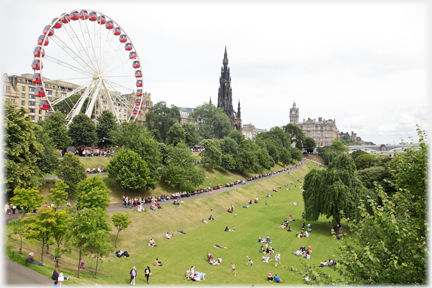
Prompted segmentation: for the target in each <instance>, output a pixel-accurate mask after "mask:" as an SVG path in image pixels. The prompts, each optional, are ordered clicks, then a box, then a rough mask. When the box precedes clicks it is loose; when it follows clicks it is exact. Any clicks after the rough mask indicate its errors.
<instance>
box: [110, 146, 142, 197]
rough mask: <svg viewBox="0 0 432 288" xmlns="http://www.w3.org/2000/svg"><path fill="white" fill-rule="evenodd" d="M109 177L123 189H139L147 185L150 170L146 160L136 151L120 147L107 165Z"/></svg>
mask: <svg viewBox="0 0 432 288" xmlns="http://www.w3.org/2000/svg"><path fill="white" fill-rule="evenodd" d="M107 171H108V173H109V174H108V177H109V178H112V179H114V180H115V181H116V182H117V183H118V184H120V186H121V187H122V188H123V189H131V190H137V189H141V188H144V187H146V186H147V182H148V181H149V180H150V170H149V168H148V167H147V164H146V162H145V161H144V160H143V159H142V158H141V157H140V156H139V155H138V154H137V153H135V152H134V151H131V150H125V149H124V148H122V149H120V150H119V151H118V153H117V155H115V156H114V157H113V158H112V159H111V160H110V162H109V163H108V165H107Z"/></svg>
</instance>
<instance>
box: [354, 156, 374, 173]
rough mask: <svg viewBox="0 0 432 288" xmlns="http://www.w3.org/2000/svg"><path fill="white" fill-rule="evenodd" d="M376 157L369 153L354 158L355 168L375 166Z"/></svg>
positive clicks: (361, 168)
mask: <svg viewBox="0 0 432 288" xmlns="http://www.w3.org/2000/svg"><path fill="white" fill-rule="evenodd" d="M376 163H377V158H376V157H375V156H374V155H371V154H363V155H360V156H358V157H357V158H355V164H356V167H357V170H363V169H366V168H370V167H373V166H375V164H376Z"/></svg>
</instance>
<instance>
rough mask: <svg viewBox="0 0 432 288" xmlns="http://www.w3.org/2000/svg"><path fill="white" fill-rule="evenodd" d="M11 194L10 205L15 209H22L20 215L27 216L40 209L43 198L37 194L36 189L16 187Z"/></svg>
mask: <svg viewBox="0 0 432 288" xmlns="http://www.w3.org/2000/svg"><path fill="white" fill-rule="evenodd" d="M13 193H14V196H13V197H12V198H10V203H11V204H12V205H15V206H17V207H22V210H21V213H23V214H27V213H29V212H30V211H32V210H36V209H38V208H39V207H41V205H42V203H43V202H44V198H45V197H44V196H42V195H40V194H39V190H38V189H36V188H27V189H24V188H21V187H17V188H15V190H14V192H13Z"/></svg>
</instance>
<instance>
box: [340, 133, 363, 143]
mask: <svg viewBox="0 0 432 288" xmlns="http://www.w3.org/2000/svg"><path fill="white" fill-rule="evenodd" d="M344 137H345V138H348V139H350V140H352V141H353V142H356V143H361V144H366V141H363V140H362V138H361V137H358V136H357V133H354V131H351V135H350V134H349V133H348V132H345V133H344V132H340V134H339V139H343V138H344Z"/></svg>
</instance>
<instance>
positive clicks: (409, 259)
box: [291, 128, 429, 285]
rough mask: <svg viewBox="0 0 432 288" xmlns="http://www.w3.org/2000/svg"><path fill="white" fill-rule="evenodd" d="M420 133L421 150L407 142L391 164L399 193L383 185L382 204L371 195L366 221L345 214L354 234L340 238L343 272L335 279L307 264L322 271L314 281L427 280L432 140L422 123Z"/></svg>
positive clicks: (338, 254) (393, 182)
mask: <svg viewBox="0 0 432 288" xmlns="http://www.w3.org/2000/svg"><path fill="white" fill-rule="evenodd" d="M417 133H418V135H419V148H420V149H419V150H416V149H415V147H413V146H412V147H406V148H405V151H404V152H405V153H400V154H397V155H396V157H395V158H396V161H392V165H390V171H391V174H392V176H393V179H392V180H389V182H390V184H391V185H392V186H394V188H395V190H396V193H394V195H392V196H389V195H387V194H386V193H385V192H384V191H383V190H382V187H381V186H379V185H377V186H376V191H377V194H378V195H379V196H380V198H381V199H382V205H380V204H379V203H377V202H376V201H374V200H372V199H369V204H370V206H371V207H372V211H373V213H369V212H368V210H367V208H366V205H364V204H361V206H360V213H361V215H362V219H361V220H359V221H353V219H349V218H348V217H346V218H344V220H343V222H342V223H343V224H344V225H345V226H346V225H349V229H350V235H351V236H349V235H345V237H343V238H342V239H341V240H340V241H337V249H335V251H336V255H334V258H332V259H334V260H336V261H337V263H340V264H338V265H337V266H336V267H337V269H336V271H337V272H338V273H339V275H340V276H342V277H341V278H338V279H336V280H334V279H333V278H332V277H330V276H328V275H327V276H326V275H324V273H322V272H318V271H315V269H313V268H311V267H306V271H307V272H309V273H313V274H314V275H316V277H314V278H313V281H311V282H313V283H312V284H321V285H322V284H336V283H337V284H344V285H352V284H355V285H370V284H372V285H376V284H379V285H390V284H397V285H401V284H402V285H404V284H405V285H406V284H408V285H412V284H420V285H424V284H426V283H427V277H426V273H427V272H426V271H427V268H426V267H427V266H426V265H427V253H428V249H427V238H426V232H427V229H428V224H427V218H426V213H427V202H426V201H427V200H426V199H427V198H426V197H427V190H426V189H427V187H428V179H427V173H428V170H427V152H428V151H427V150H428V146H429V145H428V144H429V143H428V140H427V136H426V134H425V132H424V131H421V130H420V128H417ZM339 157H340V156H339ZM375 168H376V167H375ZM369 169H373V168H369ZM365 170H366V169H365ZM291 270H294V269H291ZM297 273H299V274H300V273H301V272H297Z"/></svg>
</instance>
